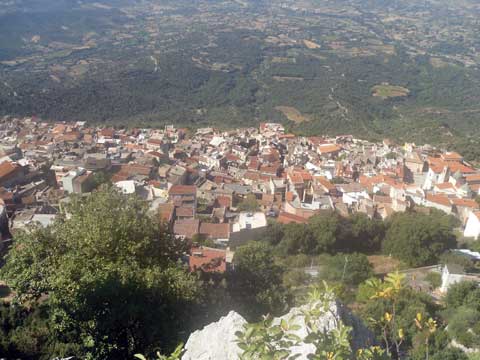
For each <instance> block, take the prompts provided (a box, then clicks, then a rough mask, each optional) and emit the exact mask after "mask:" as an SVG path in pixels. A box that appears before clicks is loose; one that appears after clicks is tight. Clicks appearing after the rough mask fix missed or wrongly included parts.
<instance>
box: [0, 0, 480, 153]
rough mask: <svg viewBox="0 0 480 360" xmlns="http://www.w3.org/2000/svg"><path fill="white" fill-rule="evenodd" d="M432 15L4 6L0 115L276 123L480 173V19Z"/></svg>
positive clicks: (414, 6) (256, 7)
mask: <svg viewBox="0 0 480 360" xmlns="http://www.w3.org/2000/svg"><path fill="white" fill-rule="evenodd" d="M427 2H428V6H425V7H424V6H423V5H421V4H418V3H417V2H415V1H413V0H405V1H402V2H399V3H396V4H395V5H392V4H391V3H389V2H385V1H375V2H373V3H372V2H367V1H357V0H342V1H338V2H336V3H335V4H334V5H331V4H330V2H329V1H327V0H306V1H303V2H302V9H303V10H299V9H298V6H297V5H296V3H295V2H294V1H292V0H287V1H286V2H285V3H284V4H283V6H279V4H278V3H277V2H267V1H252V0H246V1H241V2H221V1H219V0H199V2H198V3H196V5H195V6H193V5H192V3H191V2H189V1H185V0H182V1H176V2H173V1H164V2H162V4H166V5H165V6H166V8H165V9H164V8H163V7H158V6H157V4H155V3H154V2H152V1H151V0H147V1H143V2H134V3H132V2H130V1H125V0H106V1H104V2H102V4H101V5H99V4H98V3H96V2H94V1H93V0H88V1H84V2H82V3H81V4H80V3H79V4H76V3H75V4H73V3H72V2H71V1H66V0H63V1H56V2H54V3H51V4H48V6H47V5H45V6H39V4H37V2H34V1H33V2H29V3H28V4H23V5H21V4H20V3H19V2H18V1H5V0H3V1H0V5H2V6H1V7H0V73H1V77H2V82H1V83H0V115H13V116H31V115H36V116H39V117H42V118H45V119H48V120H87V121H91V122H98V123H105V122H106V123H111V124H117V125H129V126H149V125H150V126H160V125H163V124H166V123H176V124H178V125H181V126H186V127H197V126H204V125H215V126H218V127H221V128H228V127H231V128H236V127H238V126H247V125H256V124H257V123H258V122H259V121H263V120H273V121H281V122H283V123H285V124H286V125H288V127H289V128H290V130H291V131H293V132H296V133H299V134H307V135H312V134H325V133H329V134H339V133H342V134H344V133H353V134H355V135H359V136H364V137H369V138H372V139H381V138H384V137H386V136H389V137H395V139H398V140H399V141H402V140H406V141H410V142H416V143H424V142H431V143H435V144H441V145H444V146H445V147H448V148H452V149H456V150H458V151H460V152H461V153H464V154H465V157H466V159H467V160H477V159H479V156H480V155H479V151H478V150H477V149H479V148H480V147H479V146H477V145H478V135H479V130H478V126H477V117H478V111H479V109H478V103H479V96H478V94H479V93H480V70H479V69H478V67H476V66H472V64H475V63H476V61H477V59H478V53H477V50H476V49H478V48H479V47H478V45H479V44H478V38H477V33H478V31H477V30H478V29H477V23H476V19H477V18H478V16H479V12H478V11H479V10H478V9H477V8H476V7H475V6H474V5H475V4H474V3H473V4H472V0H465V1H462V2H455V3H452V4H448V6H445V4H444V1H427ZM331 6H333V7H334V8H335V9H336V11H340V12H341V13H342V14H343V15H342V16H341V19H340V18H338V19H337V18H336V17H332V15H331V11H332V8H331ZM303 7H304V8H303ZM446 7H447V8H448V12H449V14H450V15H449V16H448V17H447V16H439V14H443V13H444V11H445V8H446ZM167 8H168V10H166V9H167ZM420 8H422V9H421V10H420ZM314 10H315V11H314ZM390 17H392V18H390ZM279 18H282V19H283V24H282V26H266V24H269V23H276V20H277V19H279ZM447 18H449V19H455V21H451V22H445V19H447ZM372 19H375V21H372ZM392 19H396V20H395V21H391V20H392ZM407 19H408V20H407ZM225 26H228V27H229V31H224V29H225ZM412 26H413V27H414V28H415V29H416V31H414V32H412V31H411V28H412ZM286 34H289V35H286ZM332 34H334V35H332ZM459 39H461V41H460V40H459ZM159 54H161V55H159ZM372 94H374V95H377V96H372ZM406 95H408V96H406Z"/></svg>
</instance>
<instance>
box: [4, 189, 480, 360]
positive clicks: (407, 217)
mask: <svg viewBox="0 0 480 360" xmlns="http://www.w3.org/2000/svg"><path fill="white" fill-rule="evenodd" d="M407 223H408V224H409V226H408V227H407V226H406V224H407ZM269 226H270V228H269V230H270V231H268V232H267V233H266V238H265V239H263V240H262V241H253V242H250V243H248V244H247V245H244V246H241V247H239V248H237V249H236V253H235V256H234V258H233V270H232V271H229V272H227V273H226V274H220V273H206V272H202V271H198V272H196V273H189V272H188V271H187V268H186V267H185V266H184V265H182V264H181V262H180V258H181V256H182V254H184V252H185V251H187V250H188V244H186V243H184V242H182V241H179V240H178V239H176V238H175V237H174V236H172V235H171V234H170V233H169V232H168V231H167V229H165V228H164V227H163V225H162V224H160V223H158V222H157V220H156V218H153V217H151V215H150V214H149V212H148V206H147V204H146V203H145V202H144V201H143V200H141V199H139V198H137V197H135V196H125V195H122V194H120V193H119V192H118V191H116V190H115V189H114V188H112V187H108V186H100V187H99V189H98V190H97V191H94V192H93V193H92V194H91V195H90V196H88V197H75V196H74V197H72V198H71V201H70V203H69V204H68V205H67V207H66V208H65V212H64V213H62V214H61V215H60V217H59V218H58V219H57V220H56V221H55V223H54V224H53V225H51V226H50V227H47V228H40V227H36V226H33V227H31V228H29V229H28V230H27V231H25V232H22V233H19V234H16V237H15V241H14V243H13V244H12V246H11V248H10V249H9V252H8V255H7V257H6V264H5V265H4V266H3V268H2V269H1V276H2V280H5V281H6V283H7V284H8V285H9V287H10V288H11V290H12V294H10V295H11V296H13V300H11V301H10V300H8V302H7V301H6V302H4V303H2V304H0V353H2V355H3V354H5V356H7V357H8V358H27V359H29V358H32V359H42V360H43V359H51V358H53V357H56V356H77V357H80V358H87V359H102V360H103V359H132V358H133V356H134V355H136V354H144V355H145V357H146V358H158V359H172V360H174V359H178V358H179V356H180V354H181V346H178V344H180V343H182V342H185V340H186V337H187V336H188V334H190V333H191V332H192V331H193V330H195V329H198V328H201V327H202V326H204V325H205V324H207V323H210V322H211V321H215V320H218V318H219V317H220V316H222V315H225V314H226V313H227V312H228V311H230V310H232V309H233V310H236V311H238V312H239V313H240V314H241V315H243V316H244V317H246V318H247V319H248V320H249V321H252V322H253V323H254V324H255V325H252V326H253V327H252V329H253V330H250V328H247V329H246V332H244V333H243V334H241V335H240V334H239V336H240V341H241V342H242V343H243V344H244V345H242V346H244V347H245V349H250V350H252V349H256V350H255V353H251V352H250V353H249V352H247V353H246V354H245V358H246V359H248V356H250V355H252V356H258V355H260V354H263V351H266V353H265V354H270V352H271V351H273V352H274V353H275V354H276V355H275V356H277V357H276V358H277V359H282V360H284V359H287V358H288V357H285V352H284V350H285V347H286V346H287V345H288V344H291V343H292V342H295V341H297V340H296V339H294V338H291V337H285V336H287V335H288V331H289V326H290V324H284V325H281V326H280V327H281V329H279V328H278V327H277V325H273V324H272V323H271V322H270V319H271V318H270V317H267V318H263V317H262V315H266V314H271V315H281V314H283V313H285V312H286V310H287V309H288V308H289V306H291V305H293V304H301V303H302V301H303V300H302V299H303V297H304V296H305V294H307V293H308V289H309V287H310V286H313V287H315V288H316V290H315V291H314V292H313V293H311V294H313V295H315V296H314V297H315V298H316V299H317V300H319V301H320V299H322V298H323V296H324V295H325V294H327V295H328V294H330V295H328V297H330V298H332V296H333V295H332V294H334V296H335V298H336V299H341V300H344V301H345V304H347V305H348V306H352V308H353V309H355V312H356V313H357V314H358V315H359V316H360V317H361V318H362V319H363V321H364V323H365V324H367V325H368V327H369V328H370V329H371V330H372V331H373V333H374V334H375V336H376V338H377V341H378V343H379V344H381V348H371V349H364V351H365V352H363V353H362V354H357V358H358V359H398V358H399V355H400V354H404V355H405V354H407V353H408V354H409V355H408V356H409V357H410V358H411V359H413V360H417V359H418V360H420V359H422V360H423V359H426V357H427V354H428V358H429V359H432V358H433V359H435V358H437V359H439V356H440V355H439V354H446V355H445V356H447V355H448V359H450V358H451V359H458V360H462V359H465V354H464V353H463V352H461V351H459V350H454V349H451V348H450V347H449V344H450V342H451V340H452V339H455V340H456V341H457V342H459V343H461V344H464V345H465V346H470V347H479V346H480V343H479V334H480V329H479V328H478V323H479V319H480V305H479V304H480V289H479V288H478V287H477V286H476V284H474V283H469V282H465V283H459V284H456V285H453V286H452V287H451V289H450V290H449V292H448V294H447V295H446V297H445V299H444V301H443V302H442V303H441V304H436V303H434V302H433V301H432V299H431V298H430V297H429V295H427V294H424V293H421V292H418V291H417V290H416V289H415V290H414V289H412V288H410V287H409V286H408V285H407V284H406V280H405V277H404V276H403V275H401V274H399V273H394V274H389V275H386V276H385V277H384V278H383V280H380V279H379V278H377V277H375V276H374V272H373V267H372V264H371V263H370V262H369V260H368V258H367V256H366V254H369V253H370V254H371V253H377V254H378V252H379V251H381V250H382V249H384V250H386V249H389V248H390V247H391V246H392V245H391V243H390V242H393V241H396V242H398V243H403V244H404V246H405V247H415V251H410V250H408V251H406V250H404V251H398V252H395V253H392V255H393V256H396V257H399V258H400V259H402V260H403V261H404V262H406V263H411V264H415V265H424V264H429V263H431V262H432V261H434V260H436V259H438V258H439V257H440V256H441V253H442V252H443V251H444V250H446V249H447V248H449V247H451V246H452V245H453V246H454V244H453V243H451V240H452V239H451V229H452V228H453V227H454V226H455V223H454V222H453V221H452V219H451V218H450V217H448V216H446V215H441V214H439V213H433V214H431V215H424V214H417V213H405V214H398V215H395V216H394V217H393V218H392V219H391V220H390V221H388V222H386V223H383V222H381V221H377V220H372V219H369V218H368V217H366V216H364V215H359V214H356V215H354V216H350V217H348V218H344V217H341V216H339V215H338V214H335V213H329V214H324V215H319V216H315V217H313V218H311V219H310V221H309V223H308V224H305V225H299V224H288V225H280V224H277V223H271V224H270V225H269ZM403 233H407V234H408V238H407V237H405V236H404V235H402V234H403ZM412 244H413V245H412ZM406 256H410V258H411V259H408V260H407V258H406ZM452 256H453V255H452V254H446V255H443V256H441V258H442V260H445V259H451V258H452ZM311 266H315V267H316V268H317V270H318V277H313V276H311V275H308V274H307V273H306V271H305V270H306V268H310V267H311ZM325 280H327V281H328V282H330V283H332V284H334V286H333V287H329V286H327V285H325V284H324V283H323V281H325ZM429 280H430V281H431V282H432V284H433V285H438V276H437V277H435V278H433V277H432V278H431V279H429ZM319 284H322V285H320V286H319ZM322 294H324V295H322ZM313 295H312V296H313ZM310 300H312V298H310ZM152 309H154V310H152ZM319 311H320V312H319ZM315 314H316V315H315V316H319V315H320V314H321V309H318V308H317V309H316V310H315ZM258 321H260V323H257V322H258ZM447 325H448V328H446V326H447ZM305 326H306V327H307V328H308V329H310V331H311V332H310V333H311V334H312V335H311V336H310V337H309V339H308V341H310V343H312V344H314V345H315V348H316V349H317V354H316V356H317V357H316V358H318V359H324V358H325V356H326V355H325V354H327V353H333V354H337V356H336V357H333V358H332V359H348V358H349V357H350V356H351V355H352V348H351V346H350V344H349V342H348V338H349V334H350V328H349V327H348V326H344V327H342V326H343V325H342V326H341V327H340V328H338V329H337V330H338V331H337V332H334V333H333V334H331V335H327V334H323V333H322V332H321V331H319V329H315V328H314V327H312V323H310V322H309V320H308V319H307V322H306V323H305ZM290 329H291V328H290ZM465 329H468V331H467V332H465V331H464V330H465ZM247 333H248V334H249V335H247ZM260 344H263V345H262V346H261V348H259V347H256V346H260ZM272 344H273V345H274V346H273V347H272V346H270V345H272ZM277 345H278V346H277ZM282 349H283V350H282ZM250 350H249V351H250ZM282 351H283V352H282ZM172 352H173V353H172ZM165 353H171V354H172V355H169V356H165V355H162V354H165ZM249 354H250V355H249ZM139 356H140V355H139ZM372 356H373V357H372ZM137 358H138V356H137ZM140 358H141V357H140ZM273 358H275V357H273Z"/></svg>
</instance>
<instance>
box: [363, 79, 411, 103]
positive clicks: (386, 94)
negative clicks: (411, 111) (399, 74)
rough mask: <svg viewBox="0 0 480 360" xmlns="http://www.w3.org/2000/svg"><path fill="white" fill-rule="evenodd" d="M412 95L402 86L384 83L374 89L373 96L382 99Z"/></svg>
mask: <svg viewBox="0 0 480 360" xmlns="http://www.w3.org/2000/svg"><path fill="white" fill-rule="evenodd" d="M408 94H410V90H408V89H407V88H404V87H402V86H395V85H390V84H388V83H383V84H381V85H375V86H374V87H373V88H372V95H373V96H377V97H380V98H382V99H388V98H396V97H405V96H408Z"/></svg>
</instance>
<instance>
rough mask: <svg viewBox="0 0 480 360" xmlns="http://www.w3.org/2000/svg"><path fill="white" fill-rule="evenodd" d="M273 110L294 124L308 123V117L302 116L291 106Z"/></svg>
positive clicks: (277, 107) (276, 107) (278, 107)
mask: <svg viewBox="0 0 480 360" xmlns="http://www.w3.org/2000/svg"><path fill="white" fill-rule="evenodd" d="M275 110H278V111H280V112H282V113H283V115H285V116H286V117H287V119H288V120H290V121H293V122H295V123H301V122H304V121H310V117H309V116H307V115H302V113H301V112H300V111H298V110H297V109H295V108H294V107H291V106H275Z"/></svg>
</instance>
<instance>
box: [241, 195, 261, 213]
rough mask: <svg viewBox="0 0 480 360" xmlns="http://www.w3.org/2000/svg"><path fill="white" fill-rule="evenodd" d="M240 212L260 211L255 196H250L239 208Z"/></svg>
mask: <svg viewBox="0 0 480 360" xmlns="http://www.w3.org/2000/svg"><path fill="white" fill-rule="evenodd" d="M237 209H238V211H248V212H255V211H258V209H259V205H258V201H257V198H256V197H255V194H248V195H247V196H246V197H245V198H244V199H243V200H242V201H240V203H239V204H238V206H237Z"/></svg>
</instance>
